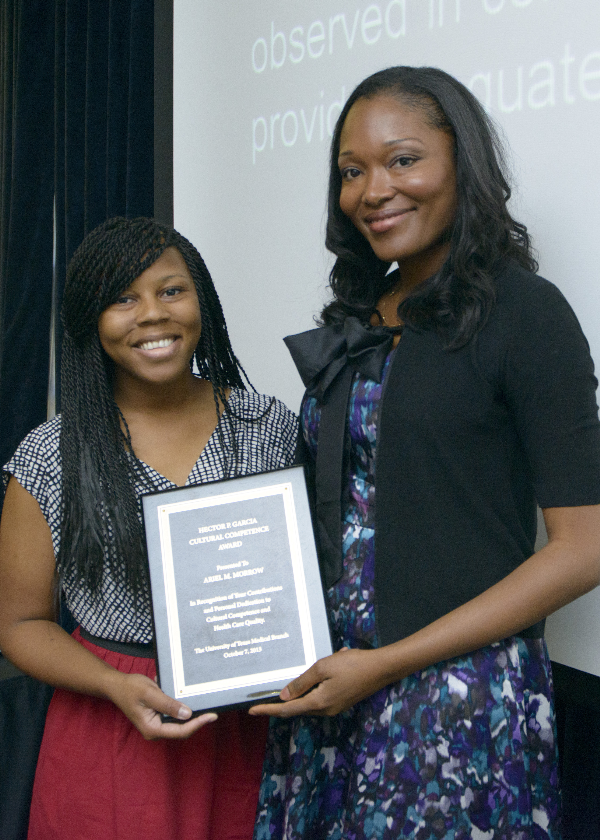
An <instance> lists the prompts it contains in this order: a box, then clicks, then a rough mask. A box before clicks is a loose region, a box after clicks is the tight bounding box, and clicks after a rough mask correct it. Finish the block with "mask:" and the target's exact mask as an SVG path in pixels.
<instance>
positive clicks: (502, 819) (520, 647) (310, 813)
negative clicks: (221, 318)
mask: <svg viewBox="0 0 600 840" xmlns="http://www.w3.org/2000/svg"><path fill="white" fill-rule="evenodd" d="M390 358H391V357H388V360H387V362H386V366H385V369H384V378H385V373H386V372H387V369H388V367H389V361H390ZM382 387H383V383H382V384H378V383H376V382H373V381H371V380H366V379H364V378H360V377H358V376H357V377H356V378H355V381H354V384H353V388H352V393H351V397H350V412H349V433H350V439H351V456H350V470H349V487H348V491H349V492H348V503H347V506H346V511H345V521H344V528H343V552H344V573H343V576H342V578H341V579H340V580H339V581H338V582H337V583H336V584H335V585H334V586H333V587H332V588H331V589H330V590H329V591H328V593H327V603H328V613H329V621H330V627H331V630H332V636H333V641H334V647H335V648H336V649H339V648H341V647H342V646H344V645H345V646H347V647H350V648H353V647H361V648H369V647H376V646H377V631H376V626H375V611H374V531H373V524H374V513H375V476H374V468H375V451H376V436H377V434H376V433H377V413H378V406H379V401H380V397H381V391H382ZM319 414H320V412H319V408H318V406H317V404H316V402H315V401H314V400H307V401H305V404H304V407H303V414H302V418H301V420H302V423H303V429H304V434H305V438H306V441H307V443H308V445H309V448H310V449H311V451H312V453H313V455H314V453H315V452H316V447H317V442H318V427H319ZM557 768H558V762H557V754H556V733H555V724H554V712H553V706H552V691H551V673H550V665H549V661H548V656H547V652H546V646H545V643H544V641H543V640H540V639H524V638H520V637H511V638H509V639H505V640H504V641H502V642H498V643H496V644H493V645H490V646H489V647H486V648H483V649H481V650H478V651H476V652H475V653H473V654H471V655H469V656H462V657H457V658H455V659H452V660H449V661H446V662H441V663H438V664H436V665H433V666H431V667H429V668H426V669H424V670H422V671H418V672H416V673H415V674H412V675H411V676H410V677H407V678H406V679H403V680H401V681H400V682H397V683H395V684H393V685H389V686H387V687H386V688H384V689H382V690H381V691H379V692H378V693H376V694H375V695H373V696H371V697H369V698H367V699H365V700H363V701H361V702H360V703H358V704H356V705H355V706H353V707H352V708H351V709H349V710H348V711H346V712H344V713H342V714H340V715H337V716H336V717H333V718H317V717H302V718H295V719H292V720H289V721H280V720H275V719H273V720H272V722H271V727H270V734H269V743H268V746H267V757H266V763H265V769H264V773H263V781H262V787H261V795H260V801H259V808H258V819H257V827H256V831H255V840H271V838H275V839H278V838H282V840H283V838H285V840H300V838H303V840H325V838H331V840H397V838H411V840H412V839H413V838H414V840H466V838H471V839H472V840H531V838H534V840H547V838H550V840H559V838H560V827H559V822H560V794H559V791H558V777H557Z"/></svg>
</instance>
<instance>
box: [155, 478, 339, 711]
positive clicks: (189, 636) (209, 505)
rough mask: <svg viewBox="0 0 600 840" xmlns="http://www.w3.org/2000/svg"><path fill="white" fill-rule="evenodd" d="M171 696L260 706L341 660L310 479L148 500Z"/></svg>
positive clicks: (160, 659) (163, 667) (245, 481)
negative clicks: (336, 656) (332, 631)
mask: <svg viewBox="0 0 600 840" xmlns="http://www.w3.org/2000/svg"><path fill="white" fill-rule="evenodd" d="M142 509H143V516H144V527H145V531H146V544H147V548H148V561H149V566H150V583H151V589H152V607H153V614H154V629H155V636H156V657H157V670H158V679H159V684H160V686H161V688H162V690H163V691H164V692H165V693H166V694H169V695H170V696H171V697H175V698H176V699H177V700H181V701H182V702H184V703H186V704H187V705H188V706H190V708H191V709H192V710H193V711H194V712H200V711H206V710H209V709H219V708H223V707H229V708H232V707H242V706H250V705H252V704H256V703H259V702H263V701H264V700H266V699H269V698H273V697H276V696H277V695H278V694H279V692H280V691H281V689H282V688H283V687H284V686H285V685H286V684H287V683H288V682H290V680H292V679H294V678H295V677H297V676H299V675H300V674H301V673H303V672H304V671H306V669H307V668H309V667H310V666H311V665H312V664H313V663H314V662H316V660H317V659H320V658H322V657H323V656H328V655H329V654H330V653H331V640H330V636H329V629H328V626H327V616H326V613H325V603H324V599H323V589H322V585H321V577H320V574H319V567H318V562H317V554H316V550H315V543H314V536H313V530H312V522H311V515H310V509H309V505H308V497H307V493H306V483H305V479H304V469H303V467H289V468H287V469H282V470H276V471H275V472H268V473H260V474H258V475H250V476H243V477H241V478H233V479H226V480H223V481H217V482H213V483H209V484H202V485H198V486H186V487H178V488H176V489H174V490H166V491H164V492H159V493H151V494H149V495H146V496H144V497H143V498H142Z"/></svg>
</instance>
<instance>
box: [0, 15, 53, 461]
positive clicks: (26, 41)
mask: <svg viewBox="0 0 600 840" xmlns="http://www.w3.org/2000/svg"><path fill="white" fill-rule="evenodd" d="M0 15H1V23H0V26H1V41H0V60H1V68H2V81H1V84H2V101H1V105H0V107H1V117H0V119H1V125H0V129H1V135H0V144H1V145H0V155H1V166H2V170H1V173H0V178H1V187H0V189H1V193H0V195H1V198H0V202H1V216H0V458H1V463H2V464H4V463H5V462H6V460H7V458H8V457H9V456H10V455H11V454H12V453H13V451H14V449H15V448H16V446H17V444H18V443H19V441H20V440H21V438H22V437H23V435H24V434H25V433H26V432H28V431H29V430H30V429H31V428H33V426H36V425H37V424H38V423H41V422H43V421H44V420H45V419H46V404H47V402H46V401H47V391H48V363H49V346H50V344H49V338H50V305H51V297H52V205H53V195H54V171H53V160H54V8H53V4H52V3H51V2H50V3H49V2H48V0H28V1H27V2H23V0H2V3H1V4H0Z"/></svg>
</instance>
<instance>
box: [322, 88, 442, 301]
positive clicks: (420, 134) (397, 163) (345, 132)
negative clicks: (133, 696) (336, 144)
mask: <svg viewBox="0 0 600 840" xmlns="http://www.w3.org/2000/svg"><path fill="white" fill-rule="evenodd" d="M338 165H339V169H340V173H341V177H342V186H341V191H340V208H341V210H342V212H343V213H344V214H345V215H346V216H348V218H349V219H350V220H351V221H352V223H353V224H354V226H355V227H356V228H357V230H358V231H359V232H360V233H361V234H362V235H363V236H364V237H365V239H367V241H368V242H369V244H370V245H371V247H372V249H373V251H374V252H375V254H376V255H377V257H379V259H380V260H383V261H385V262H390V263H392V262H397V263H398V266H399V268H400V274H401V277H402V280H403V282H404V283H406V284H407V285H408V286H410V287H413V286H415V285H417V284H418V283H420V282H422V281H423V280H425V279H427V277H429V276H431V275H432V274H433V273H435V272H436V271H438V270H439V269H440V268H441V267H442V265H443V263H444V261H445V260H446V257H447V256H448V252H449V249H450V245H449V235H450V231H451V228H452V224H453V222H454V218H455V215H456V166H455V162H454V140H453V137H452V136H451V134H449V133H448V132H446V131H442V130H441V129H439V128H436V127H435V126H433V125H432V124H431V122H430V121H428V120H427V115H426V113H425V112H424V111H423V110H422V109H419V108H415V107H407V106H406V105H404V104H403V103H402V102H401V101H400V100H399V99H396V98H394V97H392V96H383V95H381V96H376V97H373V98H371V99H359V100H357V101H356V102H355V103H354V105H353V106H352V107H351V108H350V111H349V112H348V116H347V117H346V120H345V122H344V126H343V128H342V132H341V136H340V152H339V157H338Z"/></svg>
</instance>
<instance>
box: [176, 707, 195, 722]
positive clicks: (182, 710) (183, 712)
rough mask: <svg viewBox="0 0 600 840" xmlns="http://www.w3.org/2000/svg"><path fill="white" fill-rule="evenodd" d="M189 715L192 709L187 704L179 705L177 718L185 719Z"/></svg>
mask: <svg viewBox="0 0 600 840" xmlns="http://www.w3.org/2000/svg"><path fill="white" fill-rule="evenodd" d="M191 716H192V710H191V709H190V708H189V707H188V706H180V707H179V711H178V712H177V717H178V718H179V720H187V719H188V718H189V717H191Z"/></svg>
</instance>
